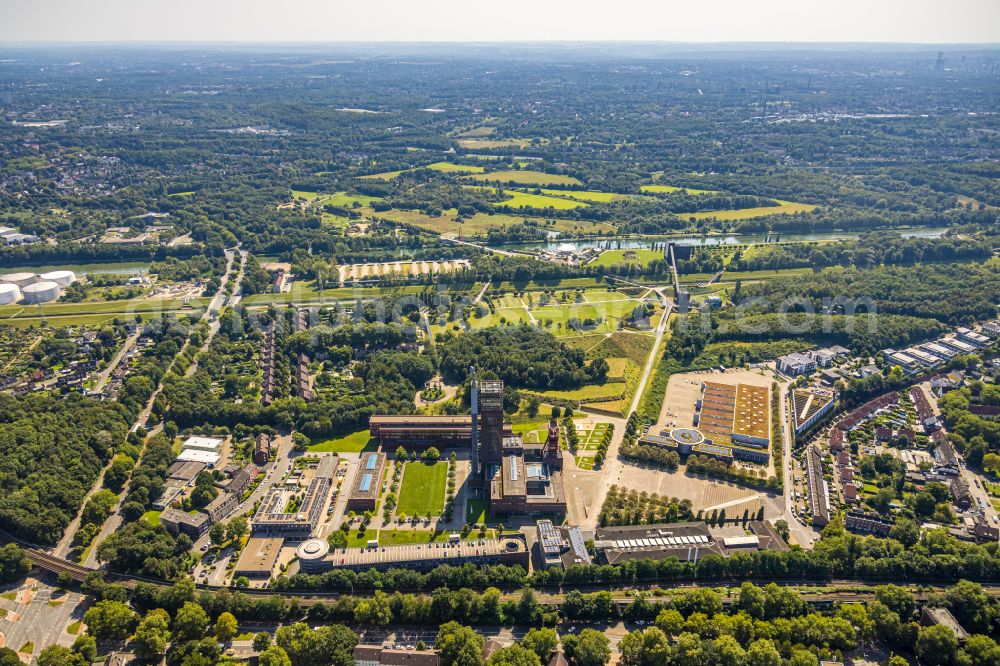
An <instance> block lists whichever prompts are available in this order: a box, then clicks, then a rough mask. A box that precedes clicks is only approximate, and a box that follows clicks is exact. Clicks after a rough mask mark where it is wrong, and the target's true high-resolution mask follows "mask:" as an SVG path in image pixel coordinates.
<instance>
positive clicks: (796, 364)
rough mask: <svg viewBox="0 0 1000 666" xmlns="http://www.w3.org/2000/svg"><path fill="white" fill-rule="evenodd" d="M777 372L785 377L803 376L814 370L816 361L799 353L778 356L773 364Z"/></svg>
mask: <svg viewBox="0 0 1000 666" xmlns="http://www.w3.org/2000/svg"><path fill="white" fill-rule="evenodd" d="M775 365H776V367H777V368H778V371H779V372H782V373H784V374H786V375H791V376H795V375H804V374H808V373H810V372H813V371H814V370H816V360H815V359H813V358H812V357H811V356H807V355H806V354H803V353H801V352H792V353H791V354H785V355H784V356H779V357H778V358H777V361H776V362H775Z"/></svg>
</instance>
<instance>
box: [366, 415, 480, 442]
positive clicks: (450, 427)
mask: <svg viewBox="0 0 1000 666" xmlns="http://www.w3.org/2000/svg"><path fill="white" fill-rule="evenodd" d="M368 427H369V429H370V430H371V436H372V437H373V438H375V439H377V440H378V442H379V444H381V445H383V446H386V447H388V446H397V445H402V446H405V447H407V448H413V447H425V446H436V447H444V446H463V445H468V443H469V442H470V441H471V440H472V417H471V416H425V415H411V416H372V417H371V419H369V421H368Z"/></svg>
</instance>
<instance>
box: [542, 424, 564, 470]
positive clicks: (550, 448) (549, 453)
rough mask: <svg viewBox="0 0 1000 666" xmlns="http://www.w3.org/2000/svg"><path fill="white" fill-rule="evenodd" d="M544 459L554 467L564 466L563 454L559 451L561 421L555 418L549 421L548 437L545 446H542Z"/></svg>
mask: <svg viewBox="0 0 1000 666" xmlns="http://www.w3.org/2000/svg"><path fill="white" fill-rule="evenodd" d="M542 460H543V461H544V462H546V463H547V464H549V465H550V466H552V467H557V468H560V469H561V468H562V454H561V453H560V452H559V423H558V422H557V421H556V420H555V419H552V420H551V421H549V431H548V437H546V438H545V446H544V447H542Z"/></svg>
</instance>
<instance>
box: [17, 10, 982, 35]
mask: <svg viewBox="0 0 1000 666" xmlns="http://www.w3.org/2000/svg"><path fill="white" fill-rule="evenodd" d="M502 40H530V41H537V40H659V41H682V42H704V41H710V42H714V41H784V42H790V41H791V42H795V41H802V42H817V41H822V42H837V41H852V42H994V43H996V42H1000V0H502V1H501V2H487V1H483V0H478V1H477V0H0V41H2V42H23V41H250V42H260V41H271V42H294V41H311V42H335V41H502Z"/></svg>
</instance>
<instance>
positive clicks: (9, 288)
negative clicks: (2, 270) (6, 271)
mask: <svg viewBox="0 0 1000 666" xmlns="http://www.w3.org/2000/svg"><path fill="white" fill-rule="evenodd" d="M19 300H21V290H20V289H19V288H18V286H17V285H16V284H10V283H9V282H3V283H0V305H9V304H11V303H17V302H18V301H19Z"/></svg>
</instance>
